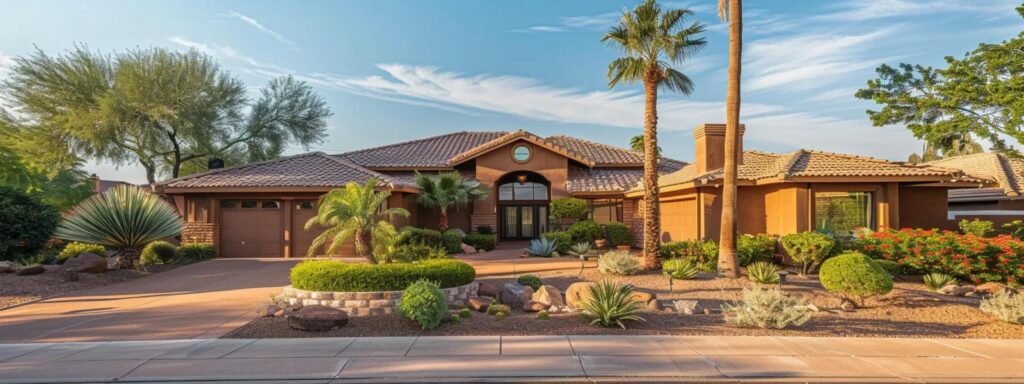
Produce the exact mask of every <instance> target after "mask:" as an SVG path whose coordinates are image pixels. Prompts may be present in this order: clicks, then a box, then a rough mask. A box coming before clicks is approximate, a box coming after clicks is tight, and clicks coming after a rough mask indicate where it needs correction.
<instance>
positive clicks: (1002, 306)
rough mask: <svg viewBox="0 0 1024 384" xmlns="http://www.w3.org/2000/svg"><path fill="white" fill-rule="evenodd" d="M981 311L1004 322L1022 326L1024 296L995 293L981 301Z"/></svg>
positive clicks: (1023, 322) (1023, 319) (1002, 292)
mask: <svg viewBox="0 0 1024 384" xmlns="http://www.w3.org/2000/svg"><path fill="white" fill-rule="evenodd" d="M981 310H982V312H985V313H988V314H990V315H992V316H995V317H996V318H998V319H999V320H1002V321H1005V322H1009V323H1014V324H1024V295H1021V294H1014V293H1010V292H1007V291H1000V292H997V293H996V294H994V295H992V297H989V298H987V299H984V300H982V301H981Z"/></svg>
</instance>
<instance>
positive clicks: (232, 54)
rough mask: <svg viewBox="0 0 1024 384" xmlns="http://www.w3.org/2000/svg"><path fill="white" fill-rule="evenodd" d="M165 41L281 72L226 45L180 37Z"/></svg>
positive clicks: (274, 66)
mask: <svg viewBox="0 0 1024 384" xmlns="http://www.w3.org/2000/svg"><path fill="white" fill-rule="evenodd" d="M167 41H169V42H171V43H174V44H178V45H181V46H183V47H185V48H189V49H195V50H197V51H199V52H202V53H205V54H207V55H210V56H213V57H218V58H224V59H231V60H235V61H240V62H242V63H245V64H248V65H249V66H252V67H255V68H262V69H268V70H276V71H282V69H281V68H280V67H278V66H276V65H274V64H269V63H264V62H262V61H259V60H256V59H254V58H252V57H250V56H247V55H245V54H243V53H242V52H240V51H239V50H237V49H235V48H232V47H229V46H226V45H219V44H216V43H204V42H199V41H194V40H190V39H188V38H186V37H182V36H171V37H168V38H167Z"/></svg>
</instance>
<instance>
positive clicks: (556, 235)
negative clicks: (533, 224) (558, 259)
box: [541, 231, 573, 253]
mask: <svg viewBox="0 0 1024 384" xmlns="http://www.w3.org/2000/svg"><path fill="white" fill-rule="evenodd" d="M541 237H544V238H547V239H548V240H551V241H554V242H556V243H557V244H558V245H557V246H555V252H558V253H569V251H570V250H571V249H572V245H573V242H572V234H571V233H569V231H555V232H544V234H542V235H541Z"/></svg>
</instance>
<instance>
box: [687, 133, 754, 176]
mask: <svg viewBox="0 0 1024 384" xmlns="http://www.w3.org/2000/svg"><path fill="white" fill-rule="evenodd" d="M745 130H746V128H745V127H744V125H743V124H740V137H739V148H737V149H738V153H741V154H742V153H743V132H744V131H745ZM693 140H694V141H695V142H696V147H697V154H696V156H695V159H694V166H695V167H696V171H697V174H701V173H705V172H708V171H714V170H716V169H719V168H722V167H723V166H725V124H701V125H700V126H698V127H697V128H696V129H694V130H693ZM742 162H743V156H742V155H741V156H740V164H742Z"/></svg>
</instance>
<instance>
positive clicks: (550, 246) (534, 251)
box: [526, 236, 558, 257]
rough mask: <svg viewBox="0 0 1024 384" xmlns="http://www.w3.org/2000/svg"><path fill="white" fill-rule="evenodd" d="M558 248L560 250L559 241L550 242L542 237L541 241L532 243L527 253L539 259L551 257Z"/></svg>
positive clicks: (537, 240) (535, 240)
mask: <svg viewBox="0 0 1024 384" xmlns="http://www.w3.org/2000/svg"><path fill="white" fill-rule="evenodd" d="M556 248H558V240H548V238H547V237H545V236H541V237H540V238H539V239H534V240H532V241H530V246H529V247H527V248H526V253H529V254H531V255H533V256H539V257H551V254H553V253H555V249H556Z"/></svg>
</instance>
